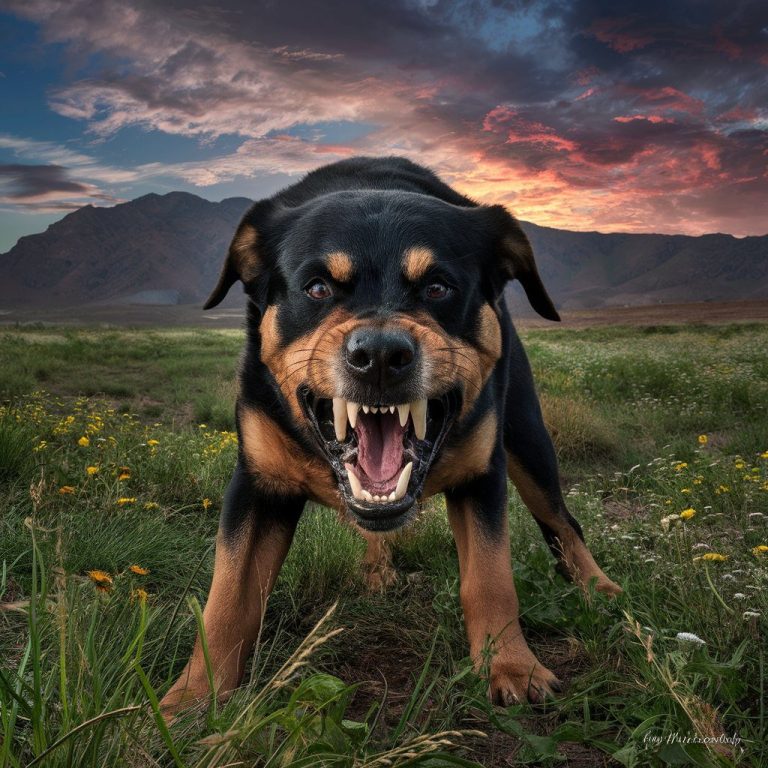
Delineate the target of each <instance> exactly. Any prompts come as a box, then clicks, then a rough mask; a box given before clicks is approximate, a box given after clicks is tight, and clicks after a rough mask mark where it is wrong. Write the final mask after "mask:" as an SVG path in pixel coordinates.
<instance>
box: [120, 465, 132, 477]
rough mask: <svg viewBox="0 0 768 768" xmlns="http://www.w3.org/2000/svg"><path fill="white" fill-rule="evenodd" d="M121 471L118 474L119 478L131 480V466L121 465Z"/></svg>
mask: <svg viewBox="0 0 768 768" xmlns="http://www.w3.org/2000/svg"><path fill="white" fill-rule="evenodd" d="M119 469H120V473H119V474H118V476H117V479H118V480H130V479H131V470H130V468H129V467H120V468H119Z"/></svg>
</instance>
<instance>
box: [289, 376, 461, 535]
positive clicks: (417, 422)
mask: <svg viewBox="0 0 768 768" xmlns="http://www.w3.org/2000/svg"><path fill="white" fill-rule="evenodd" d="M299 395H300V399H301V402H302V404H303V407H304V410H305V413H306V415H307V417H308V419H309V421H310V423H311V424H312V426H313V427H314V431H315V433H316V437H317V438H318V441H319V443H320V446H321V448H322V450H323V453H324V454H325V455H326V457H327V458H328V461H329V462H330V464H331V467H332V468H333V471H334V472H335V474H336V478H337V480H338V483H339V490H340V492H341V495H342V498H343V499H344V502H345V504H346V506H347V508H348V509H349V510H350V511H351V512H352V513H353V514H354V516H355V517H356V518H357V521H358V523H359V524H360V525H361V526H363V527H364V528H367V529H368V530H372V531H386V530H392V529H394V528H398V527H400V526H402V525H404V524H405V523H406V522H407V521H408V520H409V519H410V516H411V510H412V509H413V507H414V503H415V502H416V500H417V498H418V497H419V494H420V493H421V490H422V487H423V485H424V480H425V478H426V475H427V472H428V470H429V468H430V466H431V465H432V462H433V461H434V459H435V457H436V455H437V452H438V449H439V447H440V445H441V443H442V441H443V439H444V437H445V434H446V432H447V431H448V428H449V427H450V425H451V423H452V421H453V417H454V415H455V413H456V412H457V405H456V402H455V401H456V396H453V395H445V396H443V397H440V398H438V399H430V400H416V401H413V402H410V403H401V404H397V405H395V404H389V403H376V404H360V403H354V402H351V401H348V400H344V399H343V398H333V400H330V399H327V398H317V397H315V396H314V395H313V394H312V393H311V392H310V391H309V390H307V389H304V390H302V391H300V393H299Z"/></svg>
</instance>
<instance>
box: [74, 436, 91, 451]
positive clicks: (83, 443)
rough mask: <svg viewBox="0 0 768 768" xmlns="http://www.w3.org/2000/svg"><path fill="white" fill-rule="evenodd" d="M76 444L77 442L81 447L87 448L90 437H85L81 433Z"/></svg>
mask: <svg viewBox="0 0 768 768" xmlns="http://www.w3.org/2000/svg"><path fill="white" fill-rule="evenodd" d="M77 444H78V445H80V446H82V447H83V448H87V447H88V446H89V445H90V444H91V441H90V439H89V438H87V437H86V436H85V435H83V436H82V437H81V438H80V439H79V440H78V441H77Z"/></svg>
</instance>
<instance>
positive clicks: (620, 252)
mask: <svg viewBox="0 0 768 768" xmlns="http://www.w3.org/2000/svg"><path fill="white" fill-rule="evenodd" d="M250 204H251V201H250V200H247V199H246V198H229V199H227V200H222V201H221V202H218V203H214V202H210V201H208V200H204V199H203V198H200V197H197V196H196V195H192V194H189V193H186V192H171V193H168V194H165V195H157V194H149V195H145V196H143V197H140V198H137V199H136V200H132V201H131V202H127V203H122V204H120V205H116V206H114V207H112V208H95V207H93V206H90V205H89V206H85V207H83V208H80V209H79V210H77V211H74V212H73V213H70V214H69V215H67V216H65V217H64V218H63V219H61V220H60V221H58V222H56V223H55V224H52V225H51V226H49V227H48V229H47V230H46V231H45V232H42V233H40V234H36V235H28V236H26V237H22V238H21V239H20V240H19V241H18V243H17V244H16V245H15V246H14V247H13V248H11V250H10V251H8V252H7V253H4V254H0V274H2V276H3V278H2V281H0V309H1V308H2V307H18V306H25V307H41V308H42V307H46V306H48V307H51V306H57V307H64V306H82V305H87V304H99V303H123V304H192V303H198V304H199V303H201V302H202V301H204V300H205V298H206V296H207V295H208V293H209V291H210V289H211V287H212V286H213V285H214V284H215V282H216V279H217V276H218V272H219V268H220V266H221V263H222V259H223V258H224V255H225V254H226V251H227V246H228V244H229V241H230V239H231V237H232V234H233V232H234V230H235V228H236V226H237V224H238V222H239V220H240V217H241V216H242V215H243V213H244V212H245V211H246V209H247V208H248V207H249V205H250ZM522 226H523V228H524V230H525V231H526V233H527V235H528V237H529V238H530V240H531V243H532V245H533V248H534V252H535V254H536V260H537V263H538V265H539V271H540V272H541V275H542V278H543V280H544V283H545V285H546V286H547V288H548V290H549V292H550V294H551V295H552V297H553V299H554V301H555V304H556V305H557V306H558V307H560V308H563V309H582V308H591V307H608V306H633V305H644V304H658V303H683V302H693V301H726V300H738V299H768V235H765V236H759V237H745V238H735V237H732V236H731V235H723V234H713V235H703V236H700V237H689V236H685V235H654V234H648V235H645V234H602V233H599V232H572V231H568V230H560V229H552V228H550V227H541V226H538V225H536V224H531V223H526V222H523V223H522ZM230 296H231V297H234V298H229V299H228V303H229V304H230V306H234V305H236V304H241V303H242V298H241V297H240V296H239V295H237V292H235V291H233V292H232V293H231V294H230ZM515 303H516V304H519V303H520V302H519V301H516V302H515Z"/></svg>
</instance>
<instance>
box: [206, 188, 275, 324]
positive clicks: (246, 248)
mask: <svg viewBox="0 0 768 768" xmlns="http://www.w3.org/2000/svg"><path fill="white" fill-rule="evenodd" d="M262 213H263V211H262V206H261V205H260V204H259V203H257V204H256V205H254V206H253V208H251V209H250V210H249V211H248V213H246V214H245V216H244V217H243V220H242V221H241V222H240V225H239V226H238V228H237V231H236V232H235V236H234V237H233V238H232V242H231V243H230V245H229V253H228V254H227V258H226V260H225V261H224V266H223V267H222V268H221V274H220V275H219V282H218V283H217V284H216V287H215V288H214V289H213V291H212V292H211V295H210V296H209V297H208V300H207V301H206V302H205V304H204V305H203V309H212V308H213V307H215V306H216V305H217V304H220V303H221V302H222V301H223V299H224V297H225V296H226V295H227V293H228V292H229V289H230V288H231V287H232V286H233V285H234V283H236V282H237V281H238V280H240V281H241V282H242V283H243V287H244V289H245V292H246V293H247V294H248V295H250V296H251V297H252V298H254V299H256V298H257V295H258V294H259V293H260V290H259V288H260V286H263V285H264V284H265V282H266V279H265V278H266V272H267V265H266V261H265V256H264V247H263V233H262V232H261V231H260V230H261V227H260V224H259V222H260V220H261V219H262V218H263V216H262V215H260V214H262ZM257 303H258V302H257Z"/></svg>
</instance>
